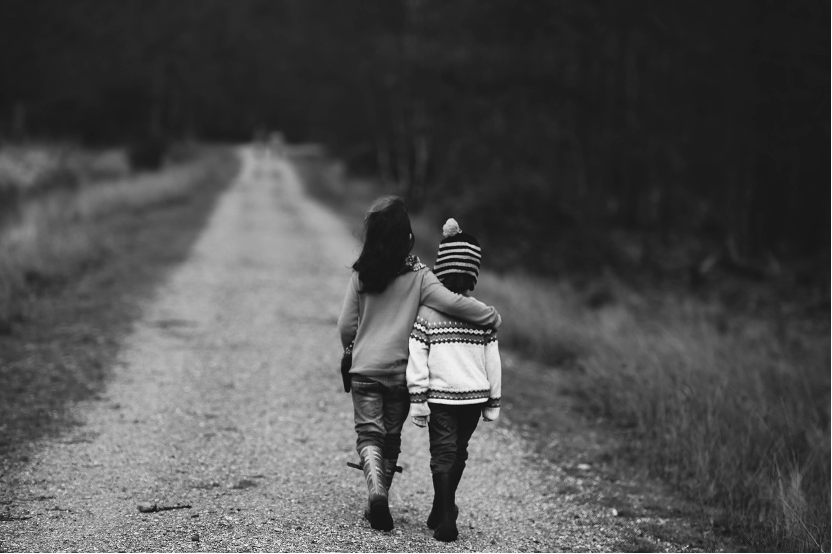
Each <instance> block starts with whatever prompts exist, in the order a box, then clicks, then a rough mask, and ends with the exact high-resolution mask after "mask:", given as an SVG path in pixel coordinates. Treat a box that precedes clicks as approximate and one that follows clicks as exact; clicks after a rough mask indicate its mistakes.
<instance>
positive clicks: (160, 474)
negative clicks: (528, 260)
mask: <svg viewBox="0 0 832 554" xmlns="http://www.w3.org/2000/svg"><path fill="white" fill-rule="evenodd" d="M240 156H242V158H243V164H242V168H243V169H242V171H241V173H240V175H239V176H238V177H237V178H236V180H235V181H234V183H233V184H232V185H231V186H230V187H229V189H228V190H227V192H226V193H225V194H224V195H223V196H222V197H221V198H220V200H219V203H218V205H217V208H216V210H215V212H214V214H213V215H212V217H211V219H210V220H209V222H208V225H207V226H206V229H205V230H204V232H203V234H202V236H201V237H200V239H199V240H198V241H197V243H196V245H195V246H194V248H193V251H192V253H191V255H190V256H189V258H188V260H187V261H186V262H185V263H184V264H182V265H181V266H180V267H179V268H178V269H177V270H176V271H175V272H173V274H172V275H171V276H170V278H169V279H168V280H167V281H166V282H165V284H164V285H163V286H161V287H160V288H159V290H158V292H157V294H156V296H155V298H154V299H153V301H152V302H150V303H149V304H148V305H147V306H146V309H145V310H144V314H143V316H142V317H141V318H140V319H139V320H138V321H137V322H136V323H135V328H134V331H133V333H132V334H131V335H130V336H129V337H128V338H127V340H126V341H125V342H124V344H123V346H122V349H121V354H120V356H119V358H118V362H117V364H116V367H115V368H114V370H113V378H112V380H111V381H110V383H109V385H108V386H107V389H106V392H105V394H104V395H103V397H101V398H97V399H95V400H90V401H87V402H84V403H81V404H78V405H76V406H75V407H74V410H75V413H76V414H77V417H78V418H79V420H81V421H82V422H83V424H82V425H80V426H77V427H73V428H72V429H71V430H70V431H69V432H68V433H66V434H65V435H63V436H61V437H58V438H57V439H52V438H47V439H44V440H43V443H42V444H40V445H38V447H37V448H36V449H35V451H34V452H35V453H34V455H33V456H31V457H30V459H29V461H28V462H27V463H26V465H25V466H24V467H22V468H21V469H20V470H19V471H17V472H15V473H14V475H13V477H8V476H6V477H4V478H3V481H2V483H3V485H4V489H3V490H2V491H0V500H2V501H3V502H4V504H5V509H6V511H5V512H3V513H4V514H5V517H4V520H3V521H0V549H2V550H6V551H179V552H190V551H228V552H248V551H310V552H311V551H365V552H374V551H379V552H381V551H385V552H386V551H408V552H426V551H438V552H445V551H448V552H458V551H503V552H505V551H612V550H618V549H619V547H620V544H621V537H622V533H623V532H624V531H623V529H622V527H621V525H620V524H619V522H618V520H617V518H616V517H615V514H614V512H611V510H610V508H609V507H604V506H601V505H592V504H590V503H587V502H577V501H574V500H573V499H572V496H573V495H572V494H571V493H570V491H575V490H579V489H580V488H581V487H582V486H583V485H582V483H583V478H582V477H581V476H580V475H574V474H568V473H567V472H565V471H564V470H563V469H561V468H560V467H558V466H555V465H553V464H548V463H546V462H545V461H543V460H541V459H540V458H539V457H536V456H534V455H533V454H531V449H530V448H529V446H528V445H527V444H526V443H525V442H524V441H523V439H522V438H520V437H519V436H518V435H517V433H515V432H514V431H513V430H512V427H511V424H510V419H511V413H510V412H509V413H504V414H502V415H501V419H500V420H498V421H497V422H496V423H494V424H486V423H481V424H480V427H479V429H478V430H477V432H476V433H475V435H474V438H473V440H472V443H471V458H470V460H471V461H470V465H469V470H468V471H466V474H465V476H464V478H463V481H462V484H461V486H460V491H459V494H458V500H457V502H458V504H459V506H460V516H459V521H458V524H459V527H460V539H459V540H458V541H457V542H455V543H448V544H445V543H440V542H437V541H435V540H434V539H433V538H432V534H431V533H432V532H431V531H429V530H428V529H427V527H426V526H425V524H424V520H425V518H426V516H427V513H428V511H429V508H430V503H431V498H432V486H431V479H430V474H429V468H428V461H429V454H428V441H427V434H426V432H425V431H423V430H420V429H417V428H416V427H414V426H412V425H410V424H409V423H408V424H407V427H406V429H405V433H404V443H403V453H402V457H401V458H400V464H401V465H402V466H404V467H405V471H404V473H403V474H402V475H400V476H398V477H397V478H396V481H395V482H394V485H393V490H392V491H391V506H392V507H391V509H392V513H393V516H394V521H395V525H396V527H395V529H394V530H393V531H392V532H389V533H384V532H379V531H374V530H372V529H370V527H369V525H368V524H367V522H365V521H364V520H363V519H362V509H363V507H364V502H365V501H366V488H365V485H364V480H363V476H362V474H361V473H360V472H358V471H356V470H354V469H351V468H349V467H347V465H346V463H347V462H348V461H357V455H356V453H355V451H354V440H355V434H354V431H353V424H352V405H351V402H350V397H349V395H347V394H344V393H343V392H342V390H343V389H342V388H341V380H340V375H339V374H338V372H337V363H338V360H339V357H340V347H339V342H338V337H337V332H336V329H335V323H336V319H337V316H338V313H339V311H340V307H341V302H342V299H343V293H344V290H345V287H346V284H347V280H348V278H349V274H350V269H349V265H350V264H351V263H352V261H353V260H354V259H355V257H356V255H357V253H358V242H357V240H356V238H355V237H353V236H352V235H351V234H350V232H349V231H348V230H347V228H346V227H345V226H344V224H343V223H342V222H341V220H340V219H339V218H338V217H336V216H335V215H334V214H333V213H332V212H330V211H328V210H327V209H326V208H324V207H322V206H321V205H320V204H318V203H316V202H314V201H312V200H311V199H309V198H308V197H307V196H306V195H305V193H304V191H303V188H302V185H301V183H300V182H299V180H298V178H297V176H296V173H295V171H294V170H293V168H292V166H291V164H290V163H288V162H286V161H284V160H280V159H269V158H267V157H263V156H262V155H259V154H258V153H256V152H255V151H253V150H251V149H241V150H240ZM507 373H508V374H507V375H506V376H505V379H511V374H510V372H507ZM504 412H507V410H504ZM140 505H142V506H143V509H144V510H145V511H140V510H139V506H140ZM0 508H2V507H0ZM166 508H171V509H166ZM619 519H620V518H619ZM664 548H666V549H667V550H682V549H684V547H683V546H681V545H673V544H667V545H666V546H665V547H664Z"/></svg>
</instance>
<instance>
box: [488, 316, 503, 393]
mask: <svg viewBox="0 0 832 554" xmlns="http://www.w3.org/2000/svg"><path fill="white" fill-rule="evenodd" d="M485 375H486V376H487V377H488V384H489V387H490V389H491V390H490V392H489V394H488V402H486V406H487V407H489V408H499V407H500V395H501V394H502V390H503V368H502V364H501V362H500V350H499V348H498V347H497V332H496V331H495V332H492V333H491V336H490V337H489V338H488V342H486V344H485Z"/></svg>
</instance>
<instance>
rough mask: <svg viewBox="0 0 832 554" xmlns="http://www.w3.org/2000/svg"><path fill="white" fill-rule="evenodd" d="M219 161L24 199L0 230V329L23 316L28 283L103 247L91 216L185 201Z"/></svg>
mask: <svg viewBox="0 0 832 554" xmlns="http://www.w3.org/2000/svg"><path fill="white" fill-rule="evenodd" d="M218 163H220V160H219V158H217V157H216V156H213V157H212V156H203V157H201V158H199V159H197V160H194V161H192V162H190V163H187V164H182V165H177V166H173V167H169V168H166V169H165V170H164V171H162V172H159V173H145V174H141V175H138V176H135V177H124V178H121V179H116V180H112V181H102V182H100V183H98V184H95V185H92V186H86V187H82V188H80V189H77V190H60V189H58V190H54V191H52V192H50V193H49V194H44V195H40V196H38V197H34V198H31V199H29V200H27V201H25V202H23V203H22V204H21V206H20V208H19V211H18V213H16V214H15V215H14V218H13V220H12V221H11V222H10V223H7V224H6V226H5V227H4V228H3V229H2V231H0V331H5V332H9V330H10V328H11V326H12V324H13V323H14V322H15V321H19V320H21V319H23V318H25V317H26V315H27V314H25V305H26V302H24V301H23V300H24V298H23V296H24V295H26V294H28V293H29V292H30V291H31V290H32V289H33V288H37V287H38V286H40V285H42V284H47V283H50V282H54V281H56V280H61V279H63V278H66V277H68V276H69V275H71V274H73V273H74V272H76V271H77V270H78V268H79V267H81V266H83V265H85V264H89V263H94V262H95V261H96V260H97V259H99V258H100V257H101V256H103V255H105V254H106V253H107V252H108V248H109V244H108V237H106V236H101V235H100V234H99V233H97V232H96V226H95V225H94V224H93V223H94V222H95V221H97V220H100V219H103V218H108V217H117V216H118V215H119V214H120V213H123V212H125V211H137V210H144V209H148V208H150V207H153V206H157V205H160V204H167V203H173V202H178V201H184V200H186V199H187V197H188V195H190V194H193V193H194V192H195V189H196V188H197V187H198V186H199V184H200V183H202V182H203V181H204V180H205V179H206V178H207V177H208V175H209V174H210V173H211V172H212V171H215V170H216V169H217V164H218ZM222 163H227V161H226V160H223V161H222Z"/></svg>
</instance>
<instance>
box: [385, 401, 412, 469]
mask: <svg viewBox="0 0 832 554" xmlns="http://www.w3.org/2000/svg"><path fill="white" fill-rule="evenodd" d="M409 411H410V395H409V394H408V392H407V386H406V385H395V386H392V387H385V389H384V417H383V423H384V430H385V435H384V447H383V449H384V457H385V458H388V459H390V458H398V457H399V453H400V452H401V450H402V427H404V424H405V422H406V421H407V414H408V412H409Z"/></svg>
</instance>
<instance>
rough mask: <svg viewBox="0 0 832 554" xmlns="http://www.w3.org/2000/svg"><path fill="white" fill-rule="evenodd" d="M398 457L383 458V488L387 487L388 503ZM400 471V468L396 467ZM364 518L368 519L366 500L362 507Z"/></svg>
mask: <svg viewBox="0 0 832 554" xmlns="http://www.w3.org/2000/svg"><path fill="white" fill-rule="evenodd" d="M398 461H399V459H398V457H396V458H384V488H385V489H387V503H388V506H389V503H390V487H391V486H392V485H393V476H394V475H396V464H397V463H398ZM398 470H399V471H401V468H398ZM364 519H366V520H367V521H369V520H370V503H369V502H367V507H366V508H364Z"/></svg>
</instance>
